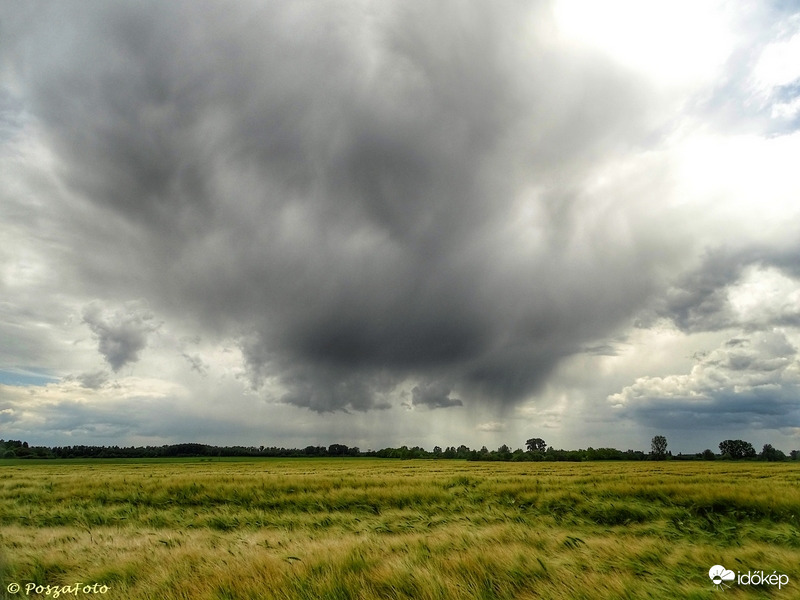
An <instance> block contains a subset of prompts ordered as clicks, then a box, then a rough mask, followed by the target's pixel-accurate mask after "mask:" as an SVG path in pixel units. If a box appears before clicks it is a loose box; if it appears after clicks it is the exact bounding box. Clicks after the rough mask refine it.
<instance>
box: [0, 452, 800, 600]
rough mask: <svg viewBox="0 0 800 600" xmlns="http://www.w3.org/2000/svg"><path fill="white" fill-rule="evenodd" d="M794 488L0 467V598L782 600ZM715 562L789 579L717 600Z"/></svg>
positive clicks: (267, 462)
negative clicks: (712, 572) (711, 570)
mask: <svg viewBox="0 0 800 600" xmlns="http://www.w3.org/2000/svg"><path fill="white" fill-rule="evenodd" d="M799 483H800V471H798V468H797V466H796V464H794V463H755V462H752V463H734V462H721V461H718V462H686V463H681V462H677V461H675V462H645V463H639V462H607V463H601V462H592V463H485V462H464V461H455V460H451V461H433V460H428V461H399V460H381V459H365V458H357V459H287V460H281V459H260V460H242V461H236V460H224V459H223V460H222V461H219V462H217V461H213V462H211V461H207V460H206V461H203V460H199V459H192V460H184V461H180V460H176V461H146V460H139V461H135V460H132V461H108V462H106V461H83V462H81V461H47V462H45V461H43V462H26V461H13V462H12V461H4V462H2V463H0V580H2V588H1V589H0V597H2V598H23V597H28V598H33V597H36V598H50V597H61V598H75V597H79V598H82V599H84V600H86V599H87V598H94V597H97V598H100V597H102V598H114V599H117V598H119V599H126V600H144V599H152V600H156V599H158V600H175V599H179V598H181V599H191V600H211V599H216V600H234V599H267V600H270V599H282V600H294V599H307V600H312V599H313V600H326V599H331V600H334V599H336V600H351V599H352V600H355V599H359V600H367V599H372V598H376V599H405V598H408V599H412V598H413V599H415V600H433V599H475V600H477V599H482V600H495V599H512V598H514V599H516V598H519V599H534V598H553V599H582V598H583V599H595V598H608V599H619V598H671V599H674V598H696V599H701V598H717V599H719V598H760V597H764V598H798V597H800V531H799V530H798V519H800V485H798V484H799ZM717 564H720V565H724V566H725V568H726V569H730V570H732V571H733V572H734V573H736V574H737V576H738V575H739V574H741V573H752V572H756V571H759V572H763V574H764V576H769V575H770V574H773V573H777V574H781V575H784V576H785V577H786V578H788V583H786V584H784V585H782V586H781V588H780V589H778V585H774V584H771V583H769V582H761V583H760V584H759V585H753V584H750V585H744V584H741V583H737V581H732V582H729V583H728V585H729V587H728V588H726V589H724V591H719V590H718V589H715V586H714V585H713V583H712V581H711V579H710V578H709V576H708V571H709V568H710V567H711V566H713V565H717ZM76 584H80V585H76ZM94 584H99V586H101V587H99V588H98V587H95V588H94V589H91V588H90V586H92V585H94ZM15 586H16V587H15ZM47 586H51V587H50V588H49V589H48V588H47ZM65 586H68V587H65ZM87 590H88V591H87Z"/></svg>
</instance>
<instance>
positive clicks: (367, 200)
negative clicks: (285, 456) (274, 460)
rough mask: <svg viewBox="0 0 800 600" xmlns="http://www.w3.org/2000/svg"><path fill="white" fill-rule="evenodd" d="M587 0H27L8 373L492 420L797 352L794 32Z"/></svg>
mask: <svg viewBox="0 0 800 600" xmlns="http://www.w3.org/2000/svg"><path fill="white" fill-rule="evenodd" d="M590 6H591V5H590V4H587V5H586V6H585V7H583V8H584V9H586V10H583V9H582V8H581V6H579V5H578V4H575V3H573V2H568V1H566V0H553V1H544V2H537V3H527V2H516V1H510V0H509V1H499V2H493V3H491V4H487V3H479V2H455V1H453V2H448V1H445V2H437V3H432V4H420V3H408V2H382V3H378V4H376V3H370V2H361V1H346V2H345V1H334V2H328V3H287V2H278V1H268V2H247V1H242V2H235V3H234V2H231V3H211V2H203V1H200V2H197V1H194V0H193V1H191V2H190V1H183V0H178V1H175V2H169V3H164V2H155V1H144V2H128V1H122V2H115V3H99V2H77V1H75V2H70V1H67V2H60V3H57V4H54V3H37V2H30V3H25V4H23V5H19V4H17V3H2V1H1V0H0V11H2V12H0V56H2V59H0V176H1V177H2V178H3V181H4V183H5V185H4V186H3V189H0V223H2V228H3V234H4V237H6V238H7V239H8V240H9V243H8V244H6V245H4V247H2V248H0V261H2V263H3V264H4V265H8V266H7V267H6V268H4V269H3V270H2V271H1V272H0V294H2V297H3V298H4V300H3V301H2V302H0V315H2V316H3V319H1V320H0V321H1V322H0V332H2V334H3V336H4V337H5V338H6V339H8V340H9V342H8V344H6V347H3V348H0V359H2V361H1V362H2V364H0V368H8V369H13V368H21V367H28V366H31V365H33V366H37V367H42V368H51V369H52V368H55V366H54V365H59V367H58V368H60V369H61V372H62V373H63V374H64V376H65V377H66V376H67V374H70V373H84V375H81V376H79V377H78V379H77V380H75V381H77V382H80V383H81V384H82V387H81V390H82V392H81V393H83V392H85V393H89V392H88V391H86V390H94V391H96V392H97V394H96V398H106V397H109V394H111V395H113V389H112V386H110V385H106V384H107V383H108V382H109V381H110V379H107V378H106V375H105V372H104V371H99V370H98V365H97V364H96V363H97V361H98V360H100V359H102V360H103V361H105V363H106V364H107V365H108V367H110V369H111V371H113V375H111V374H109V376H108V377H109V378H110V377H117V378H118V379H117V380H115V381H116V383H119V382H120V381H121V380H122V379H124V378H125V374H124V373H122V372H123V370H124V367H131V368H132V367H134V366H135V367H136V369H137V374H140V375H142V376H143V377H144V376H145V374H146V375H147V376H152V377H153V379H163V380H164V381H165V382H166V383H165V384H164V389H169V390H176V389H180V390H182V391H181V394H186V395H188V392H185V389H195V390H197V388H196V386H197V385H199V384H198V383H197V382H199V381H201V380H202V381H203V387H202V389H200V393H199V394H198V395H199V396H200V397H202V398H204V399H205V400H204V402H206V403H207V405H214V406H215V407H216V406H217V405H225V403H226V402H233V400H230V398H231V397H232V395H236V394H238V396H236V402H242V403H246V402H248V401H251V400H252V399H253V398H257V399H258V402H261V405H263V406H268V407H270V410H275V411H277V412H279V413H280V414H282V415H284V414H293V413H292V412H291V411H293V410H297V409H301V410H299V411H298V412H299V413H301V414H303V415H306V417H304V418H308V419H326V420H327V421H326V423H327V422H329V421H330V420H331V419H333V418H334V417H335V418H336V419H339V418H342V419H351V420H350V421H347V422H349V423H354V422H355V420H352V419H355V418H356V416H357V418H358V419H360V420H361V421H359V422H367V421H368V420H369V419H372V418H375V419H380V418H381V417H380V415H383V414H387V413H386V411H391V410H392V409H396V408H398V407H400V406H403V407H405V408H407V409H408V410H405V411H401V412H402V413H403V414H404V415H405V417H404V418H407V419H415V418H417V417H416V416H415V413H417V412H418V413H420V414H423V415H424V414H428V415H436V417H435V418H443V417H442V416H441V415H450V416H455V417H457V418H463V419H472V420H473V421H474V422H470V424H469V426H468V427H467V425H464V427H465V429H464V431H470V432H473V433H474V432H476V431H477V432H478V433H479V434H481V435H482V434H489V433H493V432H495V433H497V432H500V429H505V428H506V427H508V428H509V430H511V429H513V427H515V426H516V425H513V423H514V422H515V421H514V418H515V417H514V415H515V414H517V415H518V414H549V413H547V411H548V410H551V409H552V406H550V407H548V403H549V404H550V405H556V406H557V407H558V411H560V412H559V414H562V413H563V414H565V415H566V414H568V413H569V411H570V410H571V408H570V407H569V406H568V405H569V404H570V402H575V401H574V400H569V398H571V397H578V398H580V399H582V400H581V401H583V400H584V399H585V401H586V402H587V403H590V402H594V403H595V404H596V405H597V406H600V405H601V404H602V405H603V406H605V408H606V409H607V408H608V406H607V404H608V403H607V402H606V398H607V397H608V396H609V388H610V387H611V386H612V383H608V384H606V383H597V382H595V381H590V377H589V375H587V374H586V373H592V372H593V371H592V369H595V368H597V369H600V366H602V368H604V369H607V371H603V373H605V374H608V373H610V372H611V371H613V370H614V369H616V368H618V369H622V370H624V369H628V366H625V367H624V368H623V367H622V366H621V365H628V362H626V361H629V358H630V356H632V355H636V356H643V355H644V353H643V352H642V349H641V348H638V347H636V343H637V340H641V339H644V338H643V337H642V336H641V335H639V333H637V332H642V331H647V332H654V334H653V335H656V334H657V333H658V332H659V331H661V330H662V329H663V328H669V329H670V330H675V331H677V332H679V334H680V335H682V336H685V337H686V338H690V337H691V336H698V335H705V334H709V333H712V334H718V335H719V337H720V339H721V338H722V337H726V339H731V338H737V339H741V340H748V342H747V343H748V344H751V346H748V347H750V348H751V351H752V344H755V343H756V342H754V341H753V340H756V339H760V338H757V337H755V336H756V335H757V334H759V335H760V334H764V335H773V334H774V335H779V334H782V335H785V336H786V339H787V340H788V341H787V344H789V345H788V346H786V348H785V350H786V352H787V355H786V356H787V357H792V356H794V354H792V352H791V351H790V350H791V348H794V347H795V346H796V344H797V342H796V340H795V337H794V336H795V333H796V329H797V328H798V326H800V309H798V307H797V306H798V302H797V300H798V298H800V297H798V296H797V293H798V288H800V284H798V281H800V267H798V265H800V253H799V252H798V247H797V243H796V240H797V239H798V234H799V233H800V231H798V226H797V223H799V222H800V220H798V218H800V211H799V210H798V209H797V208H796V197H797V193H798V192H800V189H798V184H797V183H796V178H793V177H792V176H790V174H791V173H793V170H794V162H796V161H795V160H794V158H793V157H795V156H796V150H797V148H798V144H800V142H799V141H798V140H800V134H799V133H798V127H797V126H796V123H797V114H800V113H798V112H797V110H795V108H794V107H795V105H796V104H797V106H800V104H798V102H799V100H798V98H800V96H798V90H800V87H798V86H797V81H800V69H793V68H790V66H786V65H785V64H784V60H783V58H782V57H785V56H787V53H790V52H791V50H792V48H794V46H793V45H792V44H793V43H794V42H793V41H792V40H794V37H793V36H794V32H795V31H796V30H797V27H796V24H797V20H796V17H793V16H792V14H791V10H789V9H787V8H785V7H778V6H772V5H770V6H765V7H761V8H759V9H757V10H756V9H753V10H754V13H753V14H751V13H748V16H747V18H746V19H745V18H744V17H742V18H739V17H738V16H737V15H736V14H734V13H735V11H730V10H727V9H726V10H724V11H723V10H721V9H720V11H721V12H720V13H719V14H717V13H714V11H713V10H712V9H711V8H709V7H708V6H705V5H703V6H699V7H697V8H694V7H688V5H687V6H683V5H681V6H676V7H672V8H670V9H667V8H665V7H662V8H659V10H657V11H655V12H654V14H655V15H656V17H659V15H660V17H659V18H656V17H654V16H653V15H651V14H650V13H649V12H648V11H641V10H638V11H634V13H635V15H634V16H635V17H636V19H634V21H632V22H631V23H630V26H627V25H625V23H626V21H625V19H624V17H625V16H626V15H624V14H622V15H620V14H617V13H619V11H620V10H621V9H620V6H616V8H614V7H607V8H606V9H604V10H602V11H598V10H595V9H591V10H590ZM576 7H577V8H576ZM687 7H688V8H687ZM629 8H631V9H632V7H629ZM714 10H716V9H714ZM587 11H588V12H587ZM614 11H617V13H615V12H614ZM673 11H675V12H673ZM586 14H591V15H593V17H592V21H591V22H586V20H585V17H586ZM661 17H663V18H664V19H668V22H669V23H672V24H673V25H671V26H670V27H672V28H673V29H674V30H675V31H680V32H681V34H682V35H681V40H682V43H681V44H680V47H676V44H675V43H674V39H675V35H674V33H675V31H673V29H669V28H667V29H668V30H669V35H665V32H664V31H662V30H661V27H662V23H661V22H660V19H661ZM581 19H584V20H583V21H582V20H581ZM669 19H672V20H669ZM773 21H774V23H773ZM686 23H694V24H697V26H696V27H693V28H688V29H686V31H684V30H683V29H681V27H683V25H684V24H686ZM778 24H780V27H779V26H778ZM626 36H627V37H626ZM631 40H633V42H635V44H639V45H641V48H638V47H637V48H635V50H636V51H635V52H631V51H630V50H631V48H630V47H626V45H625V44H626V43H627V44H628V45H630V44H631ZM635 44H634V45H635ZM787 64H789V63H787ZM87 331H88V332H91V338H89V337H88V336H87ZM776 331H777V332H778V333H775V332H776ZM84 340H85V341H84ZM186 340H192V341H191V343H190V342H188V341H186ZM717 341H718V340H717ZM687 345H688V342H687ZM695 350H696V349H692V351H695ZM704 351H706V353H707V354H708V355H711V354H713V353H714V350H713V348H712V349H709V348H706V349H705V350H704ZM720 352H722V350H720ZM725 352H728V355H730V356H733V348H732V347H731V348H728V349H727V350H725ZM709 353H710V354H709ZM98 355H99V356H98ZM728 355H726V356H728ZM584 358H585V360H586V361H587V364H588V365H589V366H587V367H582V369H583V371H582V372H581V373H578V374H575V373H572V372H569V369H570V368H576V369H577V367H575V365H576V364H578V362H579V361H580V360H584ZM731 360H733V359H731ZM741 360H744V359H741ZM754 360H755V359H754ZM791 360H795V359H794V358H791ZM576 361H577V362H576ZM640 362H641V364H644V363H646V362H647V361H645V360H642V361H640ZM39 363H41V364H39ZM648 364H649V363H648ZM720 364H722V363H720ZM726 364H727V363H726ZM732 364H733V363H730V365H732ZM754 364H756V363H755V362H751V363H749V366H748V367H747V368H746V369H744V371H746V372H748V373H749V372H751V371H753V370H754V367H753V365H754ZM61 365H63V366H61ZM615 365H616V366H615ZM703 365H704V366H703V369H705V371H703V372H706V371H707V373H706V375H708V374H709V373H716V374H723V373H724V374H726V376H727V375H729V374H730V373H733V371H734V370H735V369H733V367H732V366H730V365H729V366H727V367H724V369H723V367H720V366H714V365H711V364H710V363H703ZM664 369H667V367H666V366H665V367H663V369H662V370H656V371H654V372H646V373H643V372H639V371H635V370H634V369H633V368H631V369H630V372H629V371H625V372H622V371H619V372H614V374H613V385H614V386H616V387H615V388H614V392H611V395H612V396H613V395H614V394H619V395H620V396H619V398H618V400H619V402H621V403H623V404H625V403H627V405H629V406H634V405H635V406H640V407H641V406H655V404H652V402H655V400H654V399H656V398H659V399H660V400H659V402H661V404H658V403H657V404H658V406H662V405H663V403H664V402H667V400H669V402H673V401H675V402H677V400H674V398H677V397H678V396H679V395H680V394H678V392H676V391H674V390H673V391H671V392H670V393H669V394H667V395H666V396H657V395H654V394H656V392H657V390H656V389H655V388H656V387H658V386H656V383H655V382H656V378H657V377H658V376H661V379H663V378H664V377H668V376H669V375H667V374H666V372H665V370H664ZM715 369H716V370H715ZM720 369H722V370H720ZM786 369H789V367H788V366H787V367H786ZM140 370H141V373H139V371H140ZM780 372H781V373H784V372H786V373H788V371H785V369H784V370H783V371H780ZM773 375H774V373H773ZM70 376H71V375H70ZM127 376H128V377H130V376H131V375H127ZM642 377H644V379H642ZM675 377H681V376H675ZM684 377H686V376H684ZM704 377H705V376H704ZM731 377H732V376H731ZM787 377H788V375H787ZM596 379H597V380H598V381H599V380H600V379H601V378H600V377H597V378H596ZM637 379H638V381H637V382H636V383H632V382H634V381H636V380H637ZM65 381H66V380H65ZM704 381H705V380H704ZM576 382H580V383H576ZM67 383H69V382H68V381H67ZM73 383H74V381H73ZM167 383H169V384H170V385H167ZM173 384H174V385H173ZM65 385H66V383H65ZM120 385H121V384H120ZM572 385H580V386H583V387H582V388H581V390H579V391H578V392H577V393H575V394H572V392H571V391H570V389H567V388H569V387H570V386H572ZM659 385H662V384H659ZM676 385H678V384H677V383H676ZM680 385H683V386H684V387H686V388H687V389H689V388H691V389H693V390H695V389H700V388H703V385H705V384H700V383H697V382H696V381H695V380H694V379H692V380H691V381H688V380H687V381H684V382H683V383H680ZM736 385H739V384H736V383H734V384H732V386H733V387H732V388H731V389H734V388H736ZM776 385H779V386H783V387H782V389H784V390H785V391H787V393H788V392H791V391H792V389H793V388H792V387H791V385H793V384H791V383H790V382H789V380H788V379H786V380H781V381H778V383H777V384H776ZM67 387H68V386H67ZM703 389H705V388H703ZM726 389H727V388H726ZM736 389H738V388H736ZM754 389H755V388H754ZM758 389H759V390H760V389H761V388H758ZM65 390H66V391H65V392H64V393H69V394H74V393H77V392H76V391H75V390H74V389H73V388H71V387H69V389H67V388H65ZM81 390H79V391H81ZM212 390H216V391H212ZM651 392H652V394H651ZM53 393H55V392H53ZM687 393H688V392H687ZM703 393H705V392H703ZM754 393H756V392H754ZM759 393H760V392H759ZM215 394H216V395H215ZM739 397H740V396H735V395H734V396H728V397H727V398H728V400H725V401H726V402H734V403H735V398H739ZM787 397H788V396H787ZM165 398H166V396H165ZM648 398H649V399H650V400H647V399H648ZM681 398H684V397H683V396H681ZM719 398H721V396H720V397H719ZM719 398H718V397H717V396H714V398H712V399H711V400H709V402H712V403H714V402H717V400H718V399H719ZM731 398H733V399H731ZM684 399H685V398H684ZM623 400H624V402H623ZM98 401H99V400H98ZM176 401H177V400H176ZM651 401H652V402H651ZM682 401H683V400H681V402H682ZM719 401H720V402H722V400H719ZM165 402H168V400H165ZM526 403H527V405H528V408H527V412H525V411H523V412H515V411H517V410H518V409H521V407H522V406H523V405H525V404H526ZM604 403H605V404H604ZM207 405H203V404H202V403H199V404H198V409H197V410H199V411H200V412H202V411H204V410H206V407H207ZM243 405H244V404H243ZM261 405H260V406H261ZM533 405H536V406H535V407H533ZM780 406H781V407H784V408H785V406H784V405H783V404H780ZM418 409H419V410H418ZM433 409H435V410H433ZM553 410H554V409H553ZM631 410H633V409H631ZM637 410H638V411H639V412H637V413H636V414H639V415H642V419H644V418H645V416H644V415H645V413H644V412H642V410H644V409H641V410H639V409H637ZM309 411H310V412H309ZM634 412H635V411H634ZM645 412H646V411H645ZM209 414H210V413H209ZM372 415H374V416H372ZM198 418H199V417H198ZM432 418H434V417H432ZM603 418H605V417H603ZM598 419H600V417H598ZM609 419H610V417H609ZM65 422H66V421H65ZM309 422H311V421H309ZM314 422H318V421H314ZM338 422H339V421H337V423H338ZM342 422H345V421H342ZM547 422H548V423H549V422H550V421H547ZM642 422H644V421H642ZM676 422H677V421H676ZM465 423H466V421H465ZM480 423H484V424H486V423H488V424H498V423H502V428H499V426H498V427H494V426H492V427H489V428H487V427H485V426H480V427H483V428H482V429H481V428H480V427H478V425H479V424H480ZM524 435H525V436H528V437H530V435H533V433H530V434H529V433H525V434H524ZM523 439H526V438H524V437H523ZM335 441H336V440H331V443H332V442H335ZM487 443H488V442H487ZM595 445H598V444H597V443H595Z"/></svg>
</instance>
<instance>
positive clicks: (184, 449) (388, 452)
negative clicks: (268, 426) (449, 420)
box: [0, 436, 800, 462]
mask: <svg viewBox="0 0 800 600" xmlns="http://www.w3.org/2000/svg"><path fill="white" fill-rule="evenodd" d="M719 450H720V451H719V454H717V453H715V452H713V451H712V450H711V449H706V450H704V451H703V452H698V453H696V454H677V455H674V456H673V454H672V452H670V451H669V450H667V439H666V438H665V437H664V436H655V437H654V438H653V440H652V443H651V450H650V452H649V453H646V452H643V451H641V450H624V451H623V450H617V449H616V448H592V447H591V446H590V447H589V448H587V449H585V450H583V449H580V450H556V449H555V448H553V447H548V446H547V444H546V443H545V441H544V440H543V439H541V438H531V439H529V440H527V442H526V443H525V449H524V450H523V449H522V448H517V449H516V450H512V449H511V448H510V447H509V446H507V445H506V444H503V445H502V446H500V447H499V448H498V449H497V450H489V449H488V448H486V446H483V447H482V448H481V449H480V450H473V449H471V448H469V447H468V446H465V445H463V444H462V445H461V446H458V447H455V446H448V447H446V448H442V447H441V446H434V447H433V450H431V451H428V450H426V449H425V448H422V447H420V446H413V447H411V448H409V447H408V446H400V447H399V448H383V449H382V450H366V451H362V450H361V449H359V448H358V447H355V446H354V447H349V446H346V445H344V444H331V445H329V446H306V447H305V448H279V447H277V446H210V445H208V444H188V443H187V444H169V445H164V446H128V447H124V446H122V447H121V446H83V445H79V446H54V447H52V448H50V447H46V446H29V445H28V442H24V441H21V440H0V458H184V457H187V458H188V457H195V458H197V457H200V458H215V457H223V456H224V457H286V458H289V457H296V458H302V457H306V458H313V457H336V456H339V457H345V456H365V457H376V458H399V459H413V458H425V459H461V460H485V461H514V462H522V461H530V462H537V461H569V462H583V461H595V460H748V459H750V460H766V461H784V460H800V451H798V450H792V451H791V452H790V453H789V456H787V455H786V454H784V453H783V452H782V451H780V450H778V449H776V448H773V447H772V445H771V444H764V447H763V449H762V451H761V453H756V450H755V449H754V448H753V445H752V444H750V443H749V442H745V441H743V440H725V441H723V442H720V444H719Z"/></svg>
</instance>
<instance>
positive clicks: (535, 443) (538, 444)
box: [525, 438, 547, 452]
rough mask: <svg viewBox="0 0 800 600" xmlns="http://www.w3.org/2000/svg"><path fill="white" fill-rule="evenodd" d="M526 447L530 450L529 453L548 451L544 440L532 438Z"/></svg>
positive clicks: (526, 443)
mask: <svg viewBox="0 0 800 600" xmlns="http://www.w3.org/2000/svg"><path fill="white" fill-rule="evenodd" d="M525 446H526V447H527V448H528V452H544V451H545V450H547V444H545V442H544V440H543V439H542V438H531V439H529V440H528V441H527V442H525Z"/></svg>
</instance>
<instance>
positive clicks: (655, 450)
mask: <svg viewBox="0 0 800 600" xmlns="http://www.w3.org/2000/svg"><path fill="white" fill-rule="evenodd" d="M650 456H652V457H653V460H664V459H665V458H666V456H667V438H665V437H664V436H663V435H657V436H655V437H654V438H653V439H652V441H651V442H650Z"/></svg>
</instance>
